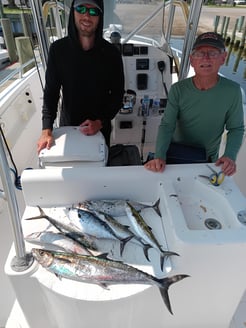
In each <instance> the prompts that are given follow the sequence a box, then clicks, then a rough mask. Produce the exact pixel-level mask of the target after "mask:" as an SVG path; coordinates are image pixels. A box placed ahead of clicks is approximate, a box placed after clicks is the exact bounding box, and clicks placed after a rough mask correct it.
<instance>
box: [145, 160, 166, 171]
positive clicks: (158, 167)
mask: <svg viewBox="0 0 246 328" xmlns="http://www.w3.org/2000/svg"><path fill="white" fill-rule="evenodd" d="M144 167H145V168H146V169H147V170H150V171H153V172H163V171H164V169H165V167H166V161H164V160H163V159H161V158H155V159H152V160H151V161H149V162H147V163H146V164H145V165H144Z"/></svg>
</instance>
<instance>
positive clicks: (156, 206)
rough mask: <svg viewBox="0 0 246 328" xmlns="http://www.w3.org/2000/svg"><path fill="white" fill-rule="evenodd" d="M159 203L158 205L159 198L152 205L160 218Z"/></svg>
mask: <svg viewBox="0 0 246 328" xmlns="http://www.w3.org/2000/svg"><path fill="white" fill-rule="evenodd" d="M159 205H160V198H159V199H157V201H156V202H155V203H154V205H153V209H154V210H155V211H156V213H157V214H158V215H159V217H160V218H161V212H160V208H159Z"/></svg>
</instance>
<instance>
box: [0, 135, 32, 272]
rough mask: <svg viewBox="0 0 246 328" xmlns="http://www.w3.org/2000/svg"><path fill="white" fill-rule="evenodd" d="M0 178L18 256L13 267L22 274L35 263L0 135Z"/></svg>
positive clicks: (13, 262)
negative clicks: (26, 247) (21, 218)
mask: <svg viewBox="0 0 246 328" xmlns="http://www.w3.org/2000/svg"><path fill="white" fill-rule="evenodd" d="M0 177H1V180H2V184H3V190H4V199H6V201H7V205H8V210H9V215H10V223H11V226H12V230H13V236H14V238H13V239H14V246H15V253H16V256H15V257H14V258H13V260H12V263H11V267H12V269H13V270H14V271H17V272H21V271H25V270H26V269H28V268H29V267H30V266H31V265H32V263H33V257H32V255H31V254H27V253H26V250H25V242H24V236H23V231H22V226H21V220H20V215H19V209H18V204H17V200H16V196H15V190H14V187H13V182H12V179H11V175H10V169H9V166H8V161H7V157H6V154H5V151H4V143H3V140H2V135H0Z"/></svg>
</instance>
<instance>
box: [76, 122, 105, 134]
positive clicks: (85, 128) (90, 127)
mask: <svg viewBox="0 0 246 328" xmlns="http://www.w3.org/2000/svg"><path fill="white" fill-rule="evenodd" d="M101 128H102V121H101V120H95V121H92V120H86V121H84V122H83V123H81V124H80V131H81V133H83V134H84V135H86V136H93V135H94V134H96V133H97V132H98V131H100V130H101Z"/></svg>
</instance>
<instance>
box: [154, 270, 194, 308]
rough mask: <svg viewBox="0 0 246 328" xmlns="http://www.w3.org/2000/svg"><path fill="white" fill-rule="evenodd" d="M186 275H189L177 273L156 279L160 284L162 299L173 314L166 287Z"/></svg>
mask: <svg viewBox="0 0 246 328" xmlns="http://www.w3.org/2000/svg"><path fill="white" fill-rule="evenodd" d="M187 277H190V276H189V275H187V274H178V275H176V276H172V277H168V278H164V279H158V281H159V283H160V285H161V286H160V287H159V290H160V293H161V296H162V299H163V301H164V303H165V305H166V307H167V309H168V311H169V312H170V313H171V314H173V311H172V307H171V303H170V299H169V295H168V289H169V287H170V286H171V285H172V284H174V283H176V282H178V281H180V280H182V279H184V278H187Z"/></svg>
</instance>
